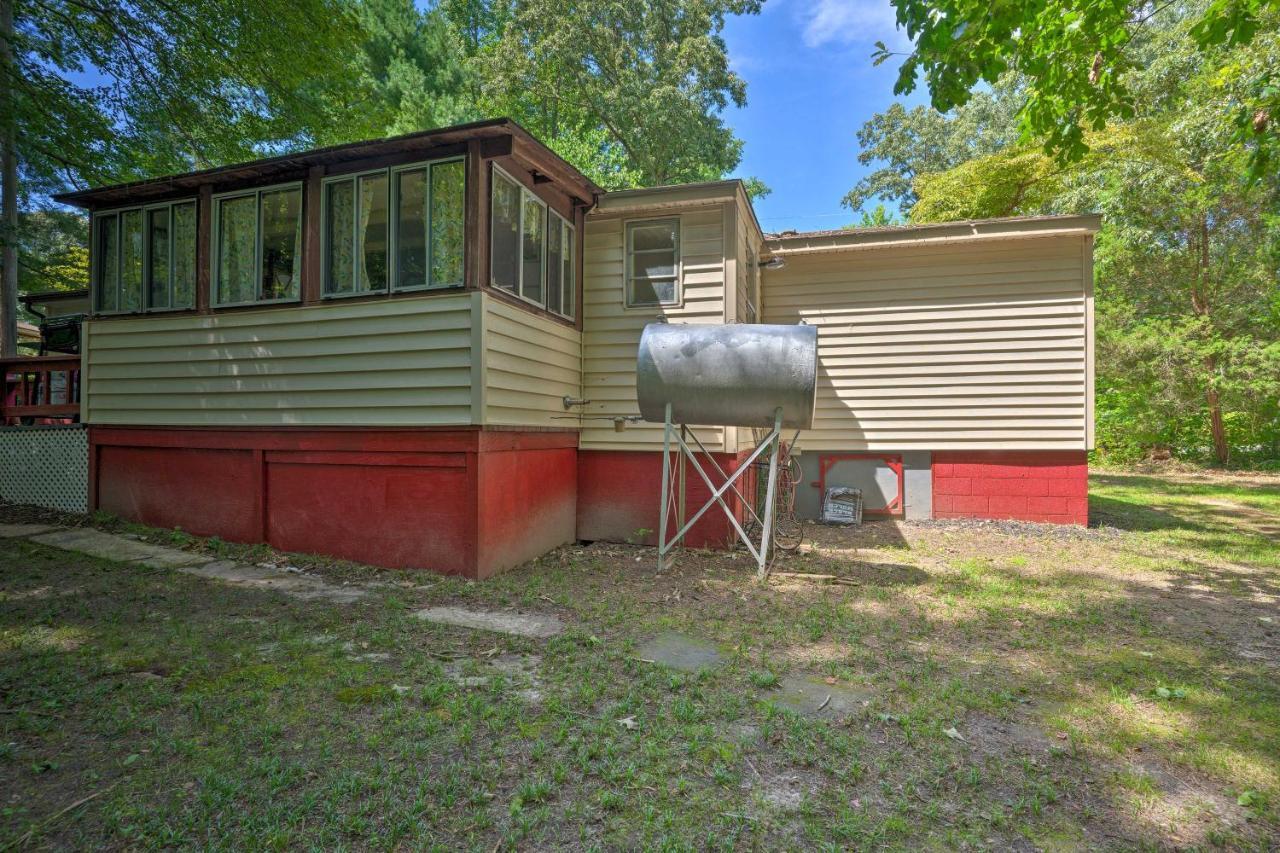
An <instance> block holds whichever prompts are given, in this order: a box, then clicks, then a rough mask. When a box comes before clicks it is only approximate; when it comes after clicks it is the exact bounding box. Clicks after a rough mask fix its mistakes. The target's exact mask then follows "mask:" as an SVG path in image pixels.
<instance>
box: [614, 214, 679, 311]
mask: <svg viewBox="0 0 1280 853" xmlns="http://www.w3.org/2000/svg"><path fill="white" fill-rule="evenodd" d="M626 262H627V307H628V308H640V307H651V306H657V305H677V304H679V302H680V220H679V219H678V218H671V219H648V220H644V221H641V222H628V223H627V258H626Z"/></svg>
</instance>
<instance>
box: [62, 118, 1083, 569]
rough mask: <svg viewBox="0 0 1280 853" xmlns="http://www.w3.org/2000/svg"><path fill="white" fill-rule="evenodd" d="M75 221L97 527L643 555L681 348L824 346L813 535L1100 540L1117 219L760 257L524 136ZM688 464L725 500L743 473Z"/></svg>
mask: <svg viewBox="0 0 1280 853" xmlns="http://www.w3.org/2000/svg"><path fill="white" fill-rule="evenodd" d="M60 200H62V201H64V202H66V203H70V204H75V205H78V206H80V207H83V208H85V209H87V210H88V211H90V213H91V229H92V248H91V278H92V291H93V305H92V314H91V318H90V319H89V320H88V321H87V322H86V323H85V324H84V328H83V334H82V359H83V368H82V375H83V380H82V381H83V385H82V393H81V400H80V403H81V420H82V421H83V423H84V424H85V425H87V430H88V453H89V460H88V470H89V475H88V477H89V481H88V484H87V488H88V501H89V505H90V506H91V507H93V508H97V509H102V510H106V511H108V512H111V513H114V514H117V515H120V516H123V517H126V518H131V519H137V520H140V521H144V522H147V523H150V524H155V525H159V526H166V527H181V528H182V529H184V530H188V531H191V532H194V533H199V534H206V535H218V536H221V537H223V538H226V539H229V540H234V541H242V542H258V541H265V542H269V543H271V544H272V545H275V546H277V547H280V548H284V549H288V550H300V551H311V552H319V553H326V554H333V555H336V556H341V557H349V558H352V559H358V560H363V561H366V562H372V563H377V564H381V565H387V566H409V567H425V568H431V569H435V570H438V571H442V572H449V573H458V574H464V575H468V576H472V577H484V576H487V575H489V574H492V573H493V572H496V571H500V570H502V569H505V568H508V567H511V566H514V565H517V564H519V563H521V562H523V561H525V560H528V559H530V558H533V557H536V556H538V555H540V554H542V553H545V552H546V551H548V550H549V549H551V548H553V547H555V546H557V545H561V544H564V543H566V542H572V541H576V540H599V539H603V540H618V541H623V540H625V541H641V540H647V541H652V539H653V536H654V530H655V528H656V526H657V516H658V489H659V480H660V471H661V463H660V458H661V439H662V429H661V427H660V426H659V425H654V424H647V423H642V422H636V421H635V419H634V418H635V415H636V413H637V405H636V399H635V355H636V348H637V344H638V341H639V337H640V333H641V330H642V329H643V327H644V326H645V324H647V323H649V322H652V321H654V320H655V319H658V318H665V319H666V320H667V321H669V322H676V323H686V322H687V323H726V322H738V323H755V322H773V323H796V322H806V323H811V324H814V325H816V326H818V329H819V352H820V380H819V401H818V407H817V415H816V419H815V424H814V428H813V429H812V430H810V431H806V432H804V433H802V434H801V435H800V436H799V439H798V447H799V450H800V459H801V460H802V464H803V467H804V472H805V477H804V481H803V482H802V483H801V484H800V488H799V493H798V500H797V505H798V510H799V511H800V512H801V513H802V514H807V515H810V516H812V515H814V514H815V513H816V512H817V507H818V503H819V499H820V496H821V491H822V489H824V488H825V487H827V486H830V485H843V484H855V485H859V486H860V487H862V488H863V489H864V494H866V496H867V504H868V508H869V509H871V510H877V511H880V512H884V513H887V514H891V515H899V516H906V517H929V516H942V517H950V516H980V517H1008V518H1028V519H1036V520H1050V521H1060V522H1073V523H1084V522H1085V521H1086V518H1087V515H1086V513H1087V510H1086V505H1085V491H1084V488H1085V479H1084V478H1085V473H1086V462H1085V458H1086V452H1087V451H1088V450H1089V449H1090V448H1091V447H1092V441H1093V436H1092V426H1091V424H1092V383H1093V379H1092V263H1091V251H1092V240H1093V234H1094V233H1095V231H1096V230H1097V226H1098V221H1097V218H1096V217H1059V218H1052V217H1049V218H1036V219H1016V220H999V221H990V222H970V223H956V224H950V225H943V226H925V227H910V228H893V229H865V230H859V231H839V232H820V233H812V234H793V233H787V234H780V235H766V234H764V233H763V232H762V230H761V228H760V225H759V223H758V222H757V220H756V217H755V214H754V212H753V210H752V206H751V202H750V200H749V198H748V197H747V195H746V192H745V190H744V188H743V185H742V184H741V182H739V181H732V180H731V181H717V182H711V183H703V184H693V185H684V186H674V187H658V188H651V189H639V190H627V191H622V192H604V191H603V190H601V188H600V187H598V186H596V185H594V184H593V183H592V182H591V181H590V180H588V179H587V178H586V177H584V176H583V175H582V174H580V173H579V172H578V171H577V170H576V169H574V168H573V167H572V166H571V165H570V164H568V163H567V162H565V161H564V160H562V159H561V158H560V157H558V156H557V155H556V154H555V153H553V152H552V151H551V150H550V149H548V148H546V147H545V146H543V145H542V144H541V143H540V142H538V140H536V139H535V138H533V137H532V136H531V135H530V134H529V133H528V132H527V131H525V130H524V129H522V128H521V127H520V126H519V125H517V124H515V123H514V122H511V121H509V120H506V119H498V120H491V121H484V122H477V123H473V124H468V125H461V126H457V127H450V128H444V129H440V130H432V131H426V132H421V133H415V134H410V135H407V136H401V137H396V138H392V139H384V140H377V141H372V142H362V143H355V144H349V145H341V146H335V147H330V148H323V149H317V150H314V151H309V152H304V153H299V154H290V155H286V156H281V157H275V158H269V159H265V160H260V161H256V162H253V163H247V164H241V165H235V166H228V167H223V168H217V169H209V170H204V171H200V172H193V173H190V174H185V175H176V176H171V177H165V178H159V179H154V180H146V181H140V182H136V183H132V184H125V185H120V186H112V187H103V188H96V189H90V190H84V191H80V192H74V193H69V194H67V195H65V196H62V197H61V199H60ZM699 435H700V436H701V437H702V439H703V441H704V442H705V443H706V445H707V447H708V449H710V450H712V451H713V452H714V453H715V454H716V455H717V457H718V458H719V459H720V461H721V463H722V464H723V465H724V466H725V467H726V469H732V468H733V467H734V466H735V465H737V464H739V462H740V461H741V460H742V458H743V457H744V456H745V453H746V451H747V449H749V447H750V446H751V442H752V436H751V434H750V431H749V430H743V429H738V428H733V427H730V428H724V427H717V426H714V425H713V426H708V427H705V428H699ZM688 488H689V490H690V493H691V494H690V501H691V502H692V501H693V500H694V499H695V498H696V496H695V495H693V494H692V492H693V491H694V489H693V484H692V483H689V485H688ZM728 535H729V530H728V527H727V522H724V521H719V522H717V521H714V520H712V519H711V518H710V517H709V516H708V517H705V518H704V520H703V521H700V522H699V525H698V526H697V527H696V528H695V530H694V531H693V533H692V534H691V543H692V544H717V543H720V542H723V541H725V540H726V538H727V537H728Z"/></svg>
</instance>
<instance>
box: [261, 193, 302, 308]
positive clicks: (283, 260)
mask: <svg viewBox="0 0 1280 853" xmlns="http://www.w3.org/2000/svg"><path fill="white" fill-rule="evenodd" d="M301 263H302V190H297V189H293V190H276V191H275V192H268V193H263V194H262V278H261V279H260V281H261V285H262V289H261V292H260V295H259V297H258V298H260V299H296V298H297V296H298V268H299V266H300V265H301Z"/></svg>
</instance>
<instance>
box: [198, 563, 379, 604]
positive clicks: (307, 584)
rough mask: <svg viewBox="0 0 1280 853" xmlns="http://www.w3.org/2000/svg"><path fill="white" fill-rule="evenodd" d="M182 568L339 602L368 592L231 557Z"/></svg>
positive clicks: (305, 597)
mask: <svg viewBox="0 0 1280 853" xmlns="http://www.w3.org/2000/svg"><path fill="white" fill-rule="evenodd" d="M178 571H180V572H183V573H185V574H188V575H198V576H199V577H203V578H213V579H214V580H220V581H223V582H225V583H229V584H231V585H232V586H246V587H255V588H257V589H274V590H276V591H277V592H283V593H285V594H287V595H291V596H293V597H294V598H301V599H303V600H305V601H311V600H314V599H322V600H326V601H332V602H335V603H337V604H350V603H351V602H353V601H356V600H358V599H360V598H363V597H364V595H365V590H364V589H362V588H360V587H358V586H338V585H336V584H331V583H329V582H327V581H325V580H323V579H322V578H318V577H315V576H313V575H302V574H297V573H294V572H281V571H276V570H274V569H264V568H261V567H259V566H248V565H244V564H243V563H236V562H233V561H231V560H218V561H216V562H212V563H204V564H202V565H199V566H180V567H178Z"/></svg>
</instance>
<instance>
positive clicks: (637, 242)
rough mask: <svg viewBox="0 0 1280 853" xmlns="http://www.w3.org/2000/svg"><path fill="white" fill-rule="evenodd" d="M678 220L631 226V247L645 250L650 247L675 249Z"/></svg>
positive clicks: (640, 250) (633, 249)
mask: <svg viewBox="0 0 1280 853" xmlns="http://www.w3.org/2000/svg"><path fill="white" fill-rule="evenodd" d="M678 227H679V223H678V222H656V223H652V224H645V225H633V226H632V227H631V249H632V251H635V252H643V251H646V250H649V249H675V247H676V229H677V228H678Z"/></svg>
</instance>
